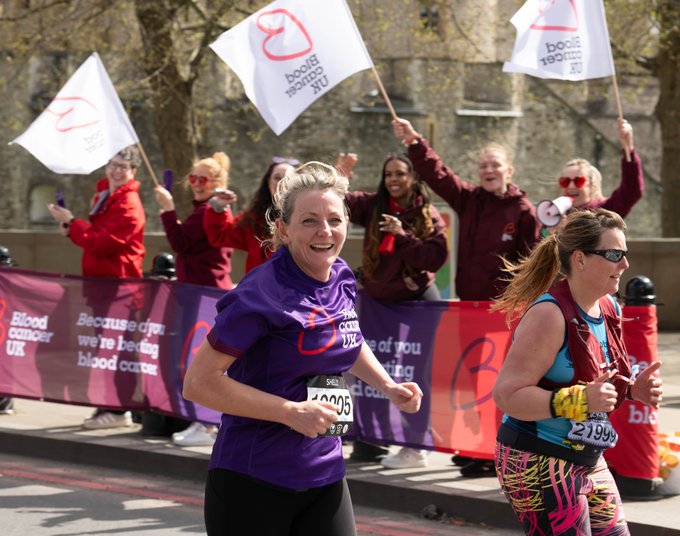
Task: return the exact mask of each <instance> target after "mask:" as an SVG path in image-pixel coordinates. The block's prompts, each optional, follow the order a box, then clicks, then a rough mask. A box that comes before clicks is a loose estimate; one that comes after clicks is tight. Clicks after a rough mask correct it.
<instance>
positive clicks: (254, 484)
mask: <svg viewBox="0 0 680 536" xmlns="http://www.w3.org/2000/svg"><path fill="white" fill-rule="evenodd" d="M346 192H347V179H346V178H345V177H342V176H340V175H338V174H337V172H336V171H335V170H334V169H333V168H331V167H329V166H325V165H320V164H313V163H311V164H306V165H304V166H302V167H301V168H299V169H298V170H297V171H296V172H295V173H291V174H288V175H286V177H285V178H284V179H283V180H281V182H280V183H279V186H278V188H277V193H276V195H275V198H274V207H273V208H274V211H275V216H276V219H275V221H273V222H271V223H270V228H271V231H272V241H273V245H274V246H275V247H277V251H276V253H275V254H274V255H273V256H272V258H271V259H270V260H269V261H268V262H266V263H264V264H262V265H260V266H258V267H257V268H255V269H253V270H251V271H250V272H249V273H248V274H247V275H246V276H245V277H244V278H243V279H242V280H241V282H240V283H239V284H238V286H237V287H236V288H235V289H234V290H232V291H231V292H229V293H227V294H226V295H225V296H224V297H223V298H222V299H221V300H220V301H219V302H218V304H217V310H218V315H217V317H216V320H215V326H214V327H213V329H212V330H211V331H210V333H209V334H208V337H207V340H206V341H205V342H204V343H203V344H202V346H201V348H200V349H199V351H198V353H197V354H196V358H195V359H194V361H193V362H192V363H191V365H190V366H189V369H188V370H187V374H186V377H185V381H184V396H185V398H187V399H188V400H192V401H194V402H197V403H199V404H202V405H204V406H207V407H211V408H214V409H216V410H218V411H221V412H222V413H223V416H222V424H221V426H220V430H219V433H218V436H217V441H216V442H215V446H214V448H213V453H212V457H211V460H210V466H209V473H208V480H207V484H206V495H205V521H206V528H207V533H208V535H209V536H210V535H217V534H224V533H226V531H227V529H228V530H229V533H230V534H234V535H241V534H243V535H246V534H248V535H250V534H268V535H275V536H278V535H280V536H288V535H291V534H296V535H301V536H304V535H309V536H312V535H317V534H324V535H330V536H347V535H352V534H356V529H355V527H354V516H353V513H352V505H351V500H350V498H349V492H348V489H347V483H346V482H345V467H344V460H343V457H342V442H341V437H342V435H343V434H345V433H346V432H347V431H348V428H349V424H350V423H351V420H352V414H353V412H352V403H351V397H350V395H349V391H348V390H347V389H346V387H345V384H344V380H343V377H342V374H343V373H344V372H347V371H349V372H351V373H352V374H354V375H355V376H357V377H358V378H360V379H361V380H363V381H364V382H366V383H368V384H369V385H371V386H373V387H375V388H376V389H378V390H380V391H381V392H382V393H384V394H385V396H386V397H387V398H389V399H390V400H391V401H392V402H393V403H394V404H395V405H397V407H399V408H400V409H401V410H402V411H406V412H409V413H414V412H416V411H418V409H419V407H420V402H421V399H422V391H421V390H420V388H419V387H418V385H417V384H415V383H413V382H405V383H400V384H397V383H395V382H394V381H393V380H392V379H391V377H390V376H389V375H388V374H387V372H385V370H384V369H383V367H382V366H381V365H380V363H379V361H378V360H377V359H376V357H375V356H374V355H373V353H372V352H371V350H370V348H369V347H368V346H367V345H366V344H365V342H364V340H363V337H362V335H361V331H360V329H359V324H358V321H357V315H356V311H355V298H356V281H355V279H354V276H353V274H352V271H351V269H350V268H349V266H348V265H347V264H346V263H345V262H344V261H343V260H341V259H339V258H338V254H339V253H340V250H341V248H342V246H343V244H344V242H345V238H346V236H347V226H348V221H349V219H348V215H347V210H346V208H345V205H344V202H343V200H344V196H345V194H346ZM263 511H264V512H267V515H264V516H263V515H262V512H263Z"/></svg>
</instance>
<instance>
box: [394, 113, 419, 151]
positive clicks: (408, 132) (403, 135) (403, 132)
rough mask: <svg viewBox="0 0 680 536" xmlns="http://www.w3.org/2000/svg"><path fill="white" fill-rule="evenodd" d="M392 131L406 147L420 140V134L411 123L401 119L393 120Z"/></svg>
mask: <svg viewBox="0 0 680 536" xmlns="http://www.w3.org/2000/svg"><path fill="white" fill-rule="evenodd" d="M392 130H393V132H394V135H395V136H396V138H397V139H398V140H401V141H402V142H404V143H405V144H406V145H411V143H413V141H414V140H416V139H418V138H420V134H418V133H417V132H416V131H415V129H414V128H413V126H412V125H411V123H410V122H409V121H407V120H406V119H402V118H400V117H398V118H397V119H393V120H392Z"/></svg>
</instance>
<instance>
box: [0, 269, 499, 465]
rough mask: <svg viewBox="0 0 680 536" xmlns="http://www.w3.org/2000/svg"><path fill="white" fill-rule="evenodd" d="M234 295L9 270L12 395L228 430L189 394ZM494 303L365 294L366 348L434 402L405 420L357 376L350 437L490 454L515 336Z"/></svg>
mask: <svg viewBox="0 0 680 536" xmlns="http://www.w3.org/2000/svg"><path fill="white" fill-rule="evenodd" d="M223 293H224V291H222V290H220V289H214V288H210V287H202V286H198V285H189V284H184V283H179V282H176V281H172V282H170V281H156V280H152V279H122V280H120V279H108V278H86V277H78V276H61V275H57V274H45V273H40V272H33V271H28V270H19V269H14V268H8V269H3V270H0V396H1V395H5V396H15V397H23V398H36V399H45V400H49V401H55V402H66V403H71V404H82V405H90V406H97V407H109V408H126V409H139V410H148V409H150V410H154V411H158V412H161V413H166V414H170V415H176V416H178V417H183V418H186V419H189V420H200V421H203V422H214V423H216V422H219V417H220V416H219V414H218V413H217V412H215V411H213V410H209V409H207V408H204V407H202V406H198V405H195V404H193V403H191V402H187V401H185V400H184V399H183V398H182V395H181V393H182V378H183V377H184V372H185V371H186V368H187V366H188V364H189V362H190V361H191V359H192V358H193V356H194V355H195V352H196V350H197V349H198V347H199V346H200V344H201V343H202V342H203V341H204V339H205V337H206V335H207V333H208V331H209V330H210V329H211V328H212V325H213V320H214V317H215V303H216V302H217V300H218V299H219V297H220V296H222V295H223ZM488 305H489V304H488V302H448V301H438V302H409V303H405V304H384V303H378V302H376V301H373V300H371V299H370V298H369V297H368V296H366V295H364V294H361V297H360V303H359V308H358V311H359V323H360V326H361V330H362V332H363V335H364V338H365V340H366V343H367V344H368V345H369V346H370V347H371V348H372V349H373V351H374V352H375V354H376V355H377V356H378V358H379V359H380V360H381V362H382V363H383V365H384V366H385V369H386V370H387V372H388V373H389V374H390V375H391V376H392V377H393V378H394V379H395V380H397V381H415V382H417V383H418V384H419V385H420V387H421V388H422V390H423V392H424V398H423V405H422V409H421V411H420V412H419V413H418V414H415V415H407V414H403V413H401V412H399V411H398V410H396V408H395V407H394V406H393V405H391V404H389V403H388V401H387V400H386V399H385V398H384V397H383V396H382V394H381V393H380V392H378V391H377V390H375V389H374V388H372V387H371V386H370V385H367V384H364V383H363V382H360V381H358V380H356V379H355V378H353V377H352V376H351V375H347V376H348V377H347V384H348V389H349V391H350V393H351V394H352V396H353V399H354V403H355V416H354V423H353V424H351V425H350V426H351V430H350V433H351V434H352V435H354V436H356V437H361V438H363V439H366V440H369V441H370V440H374V441H378V442H382V443H388V444H403V445H410V446H414V447H425V448H431V449H432V448H433V449H436V450H441V451H454V450H459V451H460V452H461V453H462V454H464V455H469V456H474V457H482V458H483V457H487V458H490V457H491V456H492V454H493V448H494V443H495V436H496V429H497V426H498V423H499V420H500V413H499V412H498V410H497V408H496V406H495V404H494V403H493V399H492V396H491V389H492V388H493V384H494V382H495V380H496V376H497V374H498V371H499V370H500V367H501V365H502V362H503V358H504V356H505V353H506V351H507V348H508V345H509V343H510V331H509V330H508V329H507V327H506V326H505V320H504V317H503V315H500V314H498V313H493V314H491V313H489V311H488Z"/></svg>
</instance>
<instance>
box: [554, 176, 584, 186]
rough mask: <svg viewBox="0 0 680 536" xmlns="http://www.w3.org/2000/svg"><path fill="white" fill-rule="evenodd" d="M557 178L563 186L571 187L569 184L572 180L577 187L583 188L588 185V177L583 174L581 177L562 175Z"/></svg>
mask: <svg viewBox="0 0 680 536" xmlns="http://www.w3.org/2000/svg"><path fill="white" fill-rule="evenodd" d="M557 180H558V181H559V183H560V186H561V187H562V188H569V184H570V183H571V182H573V183H574V186H576V188H583V187H584V186H585V185H586V182H588V179H586V178H585V177H583V176H581V177H560V178H559V179H557Z"/></svg>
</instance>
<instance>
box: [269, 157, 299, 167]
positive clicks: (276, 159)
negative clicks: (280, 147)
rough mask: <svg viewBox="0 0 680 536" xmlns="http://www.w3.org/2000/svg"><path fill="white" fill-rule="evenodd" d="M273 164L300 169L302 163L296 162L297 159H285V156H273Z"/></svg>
mask: <svg viewBox="0 0 680 536" xmlns="http://www.w3.org/2000/svg"><path fill="white" fill-rule="evenodd" d="M272 164H288V165H289V166H293V167H298V166H299V165H300V161H299V160H295V158H284V157H283V156H272Z"/></svg>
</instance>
